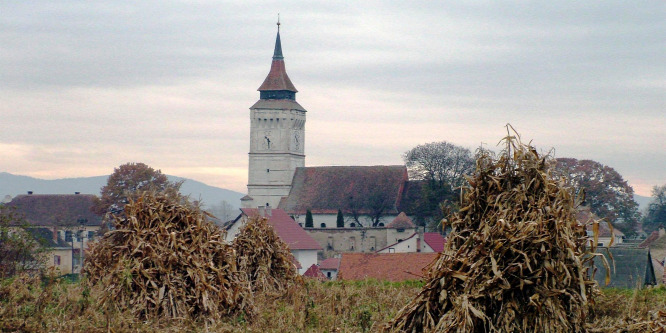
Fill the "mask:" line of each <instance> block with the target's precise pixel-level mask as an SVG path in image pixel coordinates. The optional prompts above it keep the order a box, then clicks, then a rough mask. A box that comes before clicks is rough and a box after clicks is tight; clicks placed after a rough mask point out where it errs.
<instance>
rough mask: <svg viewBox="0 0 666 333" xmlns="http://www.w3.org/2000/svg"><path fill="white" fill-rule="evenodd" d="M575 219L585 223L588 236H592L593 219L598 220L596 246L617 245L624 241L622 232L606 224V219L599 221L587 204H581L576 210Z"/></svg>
mask: <svg viewBox="0 0 666 333" xmlns="http://www.w3.org/2000/svg"><path fill="white" fill-rule="evenodd" d="M576 219H577V220H578V222H580V223H582V224H584V225H585V227H586V228H587V234H588V236H593V235H594V231H593V224H592V222H593V221H599V234H598V240H597V246H601V247H608V246H618V245H619V244H622V243H623V242H624V233H623V232H622V231H620V230H618V229H616V228H613V230H611V228H610V227H609V226H608V223H607V222H606V221H600V220H601V219H599V217H598V216H596V215H595V214H594V213H592V211H591V210H590V207H588V206H581V207H579V208H578V211H577V212H576ZM611 240H613V242H612V244H611Z"/></svg>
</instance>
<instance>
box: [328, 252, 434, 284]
mask: <svg viewBox="0 0 666 333" xmlns="http://www.w3.org/2000/svg"><path fill="white" fill-rule="evenodd" d="M438 255H439V253H386V254H379V253H343V254H342V258H341V259H340V268H339V270H338V278H339V279H342V280H364V279H368V278H373V279H377V280H388V281H405V280H418V279H421V277H423V276H424V275H425V272H423V268H425V267H426V266H427V265H428V264H429V263H431V262H432V261H433V260H435V258H437V256H438Z"/></svg>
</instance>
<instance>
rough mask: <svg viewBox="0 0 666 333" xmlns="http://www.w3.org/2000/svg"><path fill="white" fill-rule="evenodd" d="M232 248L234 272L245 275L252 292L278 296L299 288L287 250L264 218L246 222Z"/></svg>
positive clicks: (294, 267)
mask: <svg viewBox="0 0 666 333" xmlns="http://www.w3.org/2000/svg"><path fill="white" fill-rule="evenodd" d="M232 245H233V248H234V249H235V250H236V255H237V257H236V258H237V265H238V270H239V271H241V272H243V274H246V279H247V281H248V282H249V283H250V286H251V288H252V291H253V292H260V293H264V294H267V295H274V296H279V295H280V294H282V293H284V292H286V291H287V290H288V289H289V288H290V287H292V286H302V285H303V279H302V278H301V276H300V275H298V271H297V269H296V266H295V265H294V262H295V259H294V256H293V255H292V254H291V251H290V250H289V247H288V246H287V244H286V243H284V242H283V241H282V240H281V239H280V237H279V236H278V235H277V234H276V233H275V231H274V230H273V227H272V226H271V225H269V224H268V221H267V220H266V219H265V218H261V217H258V216H255V217H251V218H249V219H248V220H247V223H246V224H245V226H244V227H243V228H242V229H241V231H240V233H239V234H238V236H236V238H235V239H234V241H233V244H232Z"/></svg>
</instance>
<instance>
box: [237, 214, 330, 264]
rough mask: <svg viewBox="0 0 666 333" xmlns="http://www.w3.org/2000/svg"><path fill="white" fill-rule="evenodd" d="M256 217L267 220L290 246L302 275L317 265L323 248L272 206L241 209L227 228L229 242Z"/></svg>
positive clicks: (289, 218)
mask: <svg viewBox="0 0 666 333" xmlns="http://www.w3.org/2000/svg"><path fill="white" fill-rule="evenodd" d="M255 216H261V217H264V218H266V219H267V220H268V224H270V225H271V226H272V227H273V230H275V233H276V234H277V235H278V236H279V237H280V239H282V241H284V242H285V243H286V244H287V246H289V250H291V253H292V254H293V255H294V258H295V259H296V261H297V262H298V265H300V267H299V271H298V272H299V273H300V274H304V273H305V271H306V270H307V269H308V268H310V266H312V265H316V264H317V252H319V251H321V250H322V248H321V246H320V245H319V243H317V242H316V241H315V240H314V239H313V238H312V237H310V235H308V233H306V232H305V231H304V230H303V228H301V227H300V226H299V225H298V223H296V221H294V220H293V219H292V218H291V217H290V216H289V215H287V213H285V211H284V210H282V209H272V208H271V207H270V206H269V207H259V208H241V214H240V215H238V217H237V218H236V219H235V220H234V221H233V222H232V223H230V224H228V225H227V226H226V227H225V229H226V231H227V241H228V242H231V241H233V239H234V238H236V235H238V233H239V232H240V230H241V228H242V227H243V226H244V225H245V224H246V223H247V221H248V219H249V218H250V217H255ZM298 265H297V266H298Z"/></svg>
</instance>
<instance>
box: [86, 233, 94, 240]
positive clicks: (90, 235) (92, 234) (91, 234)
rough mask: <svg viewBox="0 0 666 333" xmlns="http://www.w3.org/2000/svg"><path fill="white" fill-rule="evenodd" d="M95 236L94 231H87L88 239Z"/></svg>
mask: <svg viewBox="0 0 666 333" xmlns="http://www.w3.org/2000/svg"><path fill="white" fill-rule="evenodd" d="M94 238H95V232H94V231H88V240H89V241H91V240H93V239H94Z"/></svg>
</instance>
